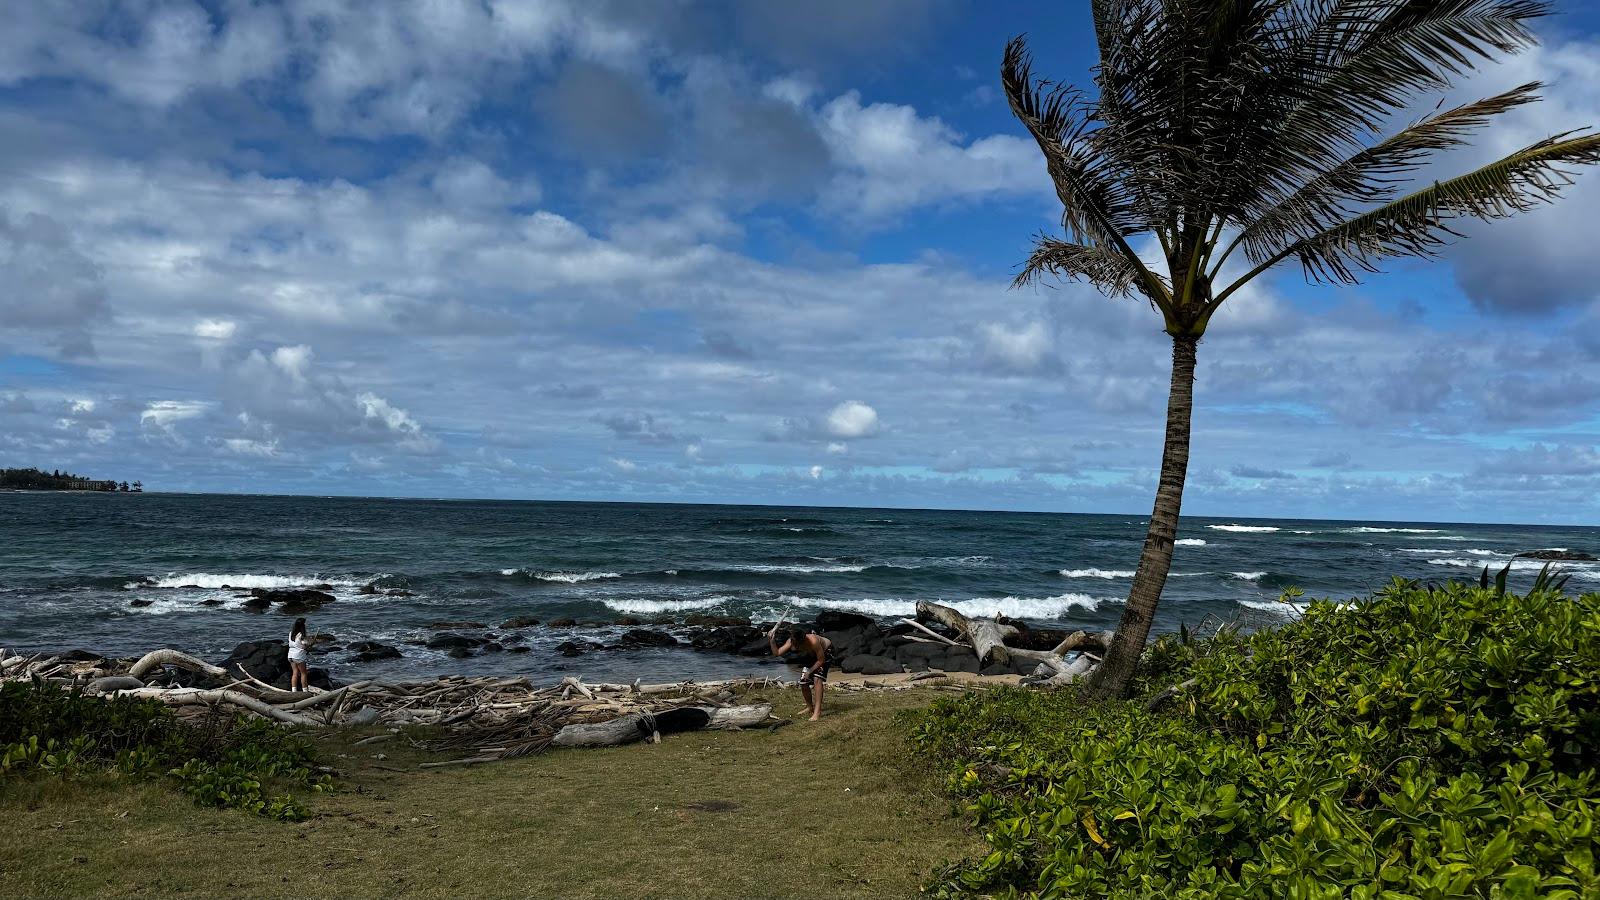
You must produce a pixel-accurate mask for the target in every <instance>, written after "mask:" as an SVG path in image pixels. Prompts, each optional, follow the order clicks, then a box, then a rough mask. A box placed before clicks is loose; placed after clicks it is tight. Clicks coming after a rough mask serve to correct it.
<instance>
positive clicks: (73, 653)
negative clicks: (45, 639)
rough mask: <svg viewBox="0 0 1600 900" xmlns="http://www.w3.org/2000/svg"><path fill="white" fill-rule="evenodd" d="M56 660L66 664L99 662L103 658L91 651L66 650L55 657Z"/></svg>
mask: <svg viewBox="0 0 1600 900" xmlns="http://www.w3.org/2000/svg"><path fill="white" fill-rule="evenodd" d="M57 659H60V660H63V661H66V662H99V661H101V660H102V659H105V656H104V655H103V654H100V653H96V652H94V651H93V650H68V651H67V652H65V653H63V654H61V655H60V656H59V657H57Z"/></svg>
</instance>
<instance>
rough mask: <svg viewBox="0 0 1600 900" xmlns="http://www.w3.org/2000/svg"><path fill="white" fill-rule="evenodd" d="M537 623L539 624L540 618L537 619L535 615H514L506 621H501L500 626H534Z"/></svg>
mask: <svg viewBox="0 0 1600 900" xmlns="http://www.w3.org/2000/svg"><path fill="white" fill-rule="evenodd" d="M537 624H539V620H538V619H535V618H534V617H533V616H512V617H511V618H509V619H507V620H505V621H504V622H501V623H500V627H501V628H529V627H532V626H534V625H537Z"/></svg>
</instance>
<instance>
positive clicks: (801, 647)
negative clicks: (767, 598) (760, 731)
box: [767, 619, 833, 722]
mask: <svg viewBox="0 0 1600 900" xmlns="http://www.w3.org/2000/svg"><path fill="white" fill-rule="evenodd" d="M779 622H780V623H781V622H782V620H781V619H780V620H779ZM777 633H778V626H777V625H773V626H772V630H771V631H769V632H767V647H769V648H770V649H771V650H772V655H773V656H782V655H784V654H785V653H798V654H800V655H801V656H802V657H805V656H811V657H815V659H814V660H813V661H812V662H811V663H810V664H808V665H807V666H806V667H805V668H804V669H801V670H800V693H801V694H803V695H805V698H806V709H808V710H810V712H811V721H813V722H815V721H817V720H818V719H820V718H822V688H823V686H824V685H826V684H827V683H828V669H829V668H830V667H831V666H832V665H833V641H830V640H828V639H827V638H825V637H823V636H822V635H820V634H812V633H811V630H810V629H808V628H806V627H805V626H803V625H794V626H792V627H790V629H789V631H788V634H787V635H786V636H785V637H784V641H783V646H781V647H780V646H778V641H777Z"/></svg>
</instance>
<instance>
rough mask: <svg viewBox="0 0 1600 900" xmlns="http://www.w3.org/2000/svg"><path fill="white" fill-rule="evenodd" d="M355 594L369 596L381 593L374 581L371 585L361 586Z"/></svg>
mask: <svg viewBox="0 0 1600 900" xmlns="http://www.w3.org/2000/svg"><path fill="white" fill-rule="evenodd" d="M356 593H358V594H364V595H367V596H371V595H373V594H381V593H383V592H382V591H381V590H379V589H378V583H377V582H375V581H374V582H372V583H371V584H364V585H362V586H361V590H359V591H356Z"/></svg>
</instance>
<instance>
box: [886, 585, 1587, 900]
mask: <svg viewBox="0 0 1600 900" xmlns="http://www.w3.org/2000/svg"><path fill="white" fill-rule="evenodd" d="M1559 587H1560V585H1559V583H1552V582H1550V581H1548V580H1545V579H1541V582H1540V584H1539V585H1538V586H1537V587H1536V588H1535V589H1534V590H1532V591H1530V592H1529V593H1528V594H1526V595H1522V596H1516V595H1510V594H1505V593H1503V589H1501V590H1495V589H1490V588H1487V587H1482V586H1466V585H1461V584H1454V583H1452V584H1447V585H1443V586H1429V587H1423V586H1420V585H1418V584H1415V583H1412V582H1405V581H1400V580H1396V581H1395V582H1394V583H1393V584H1391V585H1390V586H1389V587H1388V588H1386V589H1385V590H1383V591H1381V592H1380V593H1379V594H1378V595H1376V596H1375V597H1374V598H1372V599H1371V600H1369V601H1366V602H1363V603H1357V604H1341V605H1335V604H1333V603H1328V602H1326V601H1323V602H1318V603H1314V604H1312V605H1311V606H1310V608H1309V609H1308V610H1307V612H1306V613H1305V615H1304V616H1303V617H1302V618H1301V619H1299V620H1298V621H1295V622H1292V623H1290V624H1286V625H1285V626H1284V627H1282V628H1280V629H1277V630H1274V631H1265V632H1260V633H1257V634H1254V635H1250V636H1248V637H1240V636H1237V635H1224V636H1223V637H1222V638H1221V639H1219V640H1216V641H1208V642H1192V641H1187V640H1179V639H1176V638H1175V637H1174V636H1168V637H1166V638H1163V639H1162V640H1161V641H1158V642H1157V643H1156V644H1154V645H1152V647H1151V648H1150V650H1149V651H1148V655H1147V657H1146V662H1147V663H1148V665H1147V666H1146V676H1145V678H1146V680H1145V681H1144V682H1143V683H1142V690H1143V691H1144V693H1145V694H1146V695H1147V696H1148V695H1150V694H1153V693H1154V692H1155V691H1157V690H1159V689H1161V688H1163V687H1166V686H1169V685H1175V684H1180V683H1183V682H1185V681H1187V680H1189V679H1193V683H1192V685H1190V686H1188V687H1187V688H1185V689H1183V690H1182V691H1180V692H1179V693H1178V694H1177V695H1176V697H1175V698H1174V700H1173V701H1172V702H1171V704H1170V705H1169V706H1168V707H1166V708H1165V709H1164V710H1163V711H1161V712H1157V713H1152V712H1147V711H1145V708H1144V704H1143V703H1142V702H1138V701H1135V702H1129V703H1122V704H1107V705H1100V706H1095V705H1090V704H1088V703H1086V702H1080V701H1079V699H1078V698H1077V697H1076V696H1074V695H1073V694H1072V693H1070V692H1057V693H1052V694H1041V693H1034V692H1026V691H1021V690H1004V691H997V692H993V693H990V694H969V695H964V696H960V697H955V698H951V699H947V700H944V701H941V702H940V703H938V704H935V705H934V706H933V707H932V708H930V709H929V710H927V711H926V712H924V713H921V714H919V716H918V717H917V719H916V720H914V722H913V737H914V740H915V742H916V743H917V744H918V746H919V747H920V748H921V749H922V750H923V751H924V752H926V753H927V754H929V755H931V756H932V757H933V758H935V759H936V760H938V761H940V762H941V763H943V764H944V765H947V766H948V767H949V769H950V772H951V773H952V774H951V777H950V789H951V791H952V792H953V793H955V794H956V795H958V796H959V797H961V798H963V800H964V801H965V802H966V804H967V808H968V809H969V810H970V812H971V813H972V814H973V815H974V816H975V818H976V821H977V824H978V825H979V827H980V828H981V829H982V830H983V833H984V837H985V838H986V840H987V841H988V843H989V845H990V848H991V850H992V852H990V853H989V854H988V856H986V857H984V858H982V859H975V860H969V861H966V862H964V863H961V864H958V865H957V866H955V867H953V868H952V869H950V870H949V871H946V872H944V873H942V874H941V876H940V879H939V881H938V882H937V883H936V885H935V886H934V888H933V891H934V892H935V893H937V894H940V895H947V896H948V895H966V894H1000V895H1012V894H1019V893H1029V894H1035V893H1036V894H1040V895H1044V896H1051V897H1163V898H1165V897H1184V898H1213V897H1214V898H1285V897H1286V898H1304V900H1312V898H1335V897H1340V898H1342V897H1353V898H1393V900H1400V898H1427V900H1434V898H1449V897H1477V898H1523V897H1542V898H1552V900H1554V898H1563V900H1566V898H1571V900H1577V898H1593V897H1600V876H1597V875H1596V870H1595V855H1596V850H1597V844H1600V833H1597V830H1596V829H1597V825H1600V814H1597V811H1596V803H1597V799H1596V798H1597V796H1600V790H1597V789H1600V771H1597V769H1600V755H1597V751H1600V594H1588V595H1585V596H1582V597H1578V598H1570V597H1566V596H1564V595H1562V594H1561V593H1560V591H1559Z"/></svg>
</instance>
